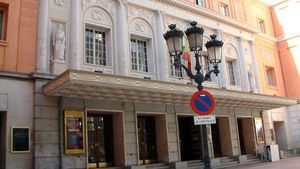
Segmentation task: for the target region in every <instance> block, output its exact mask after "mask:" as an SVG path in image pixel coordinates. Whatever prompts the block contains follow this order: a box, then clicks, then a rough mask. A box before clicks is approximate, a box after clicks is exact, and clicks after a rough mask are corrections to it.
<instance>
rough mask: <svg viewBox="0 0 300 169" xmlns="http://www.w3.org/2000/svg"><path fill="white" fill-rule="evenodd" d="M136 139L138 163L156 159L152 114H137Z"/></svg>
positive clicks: (151, 161)
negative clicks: (137, 142) (137, 143)
mask: <svg viewBox="0 0 300 169" xmlns="http://www.w3.org/2000/svg"><path fill="white" fill-rule="evenodd" d="M137 119H138V139H139V158H140V161H139V163H140V164H150V163H155V162H156V161H157V152H156V133H155V117H154V116H138V118H137Z"/></svg>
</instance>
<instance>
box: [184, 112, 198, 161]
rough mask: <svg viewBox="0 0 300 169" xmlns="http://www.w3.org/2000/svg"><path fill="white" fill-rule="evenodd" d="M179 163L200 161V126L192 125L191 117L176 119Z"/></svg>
mask: <svg viewBox="0 0 300 169" xmlns="http://www.w3.org/2000/svg"><path fill="white" fill-rule="evenodd" d="M178 123H179V138H180V153H181V161H188V160H201V159H202V157H203V156H202V139H201V138H202V137H201V129H200V128H201V126H195V125H194V119H193V116H190V117H178Z"/></svg>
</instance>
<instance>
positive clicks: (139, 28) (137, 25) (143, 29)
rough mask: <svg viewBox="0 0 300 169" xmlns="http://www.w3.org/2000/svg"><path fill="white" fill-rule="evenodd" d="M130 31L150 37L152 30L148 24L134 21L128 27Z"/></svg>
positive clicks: (138, 20) (139, 20) (137, 20)
mask: <svg viewBox="0 0 300 169" xmlns="http://www.w3.org/2000/svg"><path fill="white" fill-rule="evenodd" d="M130 31H131V32H136V33H138V34H141V35H146V36H149V37H152V29H151V27H150V26H149V24H148V23H146V22H145V21H143V20H141V19H135V20H134V21H133V22H132V23H131V25H130Z"/></svg>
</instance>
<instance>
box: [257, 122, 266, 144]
mask: <svg viewBox="0 0 300 169" xmlns="http://www.w3.org/2000/svg"><path fill="white" fill-rule="evenodd" d="M254 121H255V131H256V139H257V142H258V143H264V141H265V137H264V129H263V123H262V119H261V118H257V117H256V118H254Z"/></svg>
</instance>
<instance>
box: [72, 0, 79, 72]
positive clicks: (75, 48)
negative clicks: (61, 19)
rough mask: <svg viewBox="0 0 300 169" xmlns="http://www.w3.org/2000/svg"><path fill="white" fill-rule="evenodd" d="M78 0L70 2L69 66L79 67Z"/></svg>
mask: <svg viewBox="0 0 300 169" xmlns="http://www.w3.org/2000/svg"><path fill="white" fill-rule="evenodd" d="M79 7H80V0H72V2H71V21H70V24H71V26H70V68H71V69H77V70H79V69H80V66H79V65H80V61H79V28H80V25H79V19H80V15H79V13H80V11H79Z"/></svg>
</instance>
